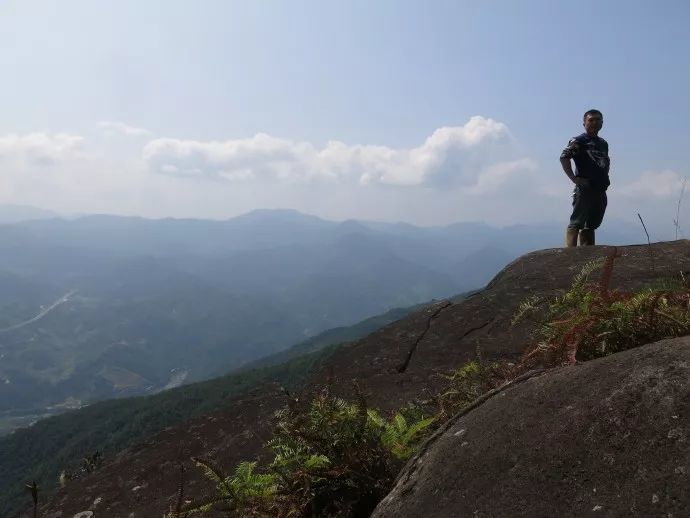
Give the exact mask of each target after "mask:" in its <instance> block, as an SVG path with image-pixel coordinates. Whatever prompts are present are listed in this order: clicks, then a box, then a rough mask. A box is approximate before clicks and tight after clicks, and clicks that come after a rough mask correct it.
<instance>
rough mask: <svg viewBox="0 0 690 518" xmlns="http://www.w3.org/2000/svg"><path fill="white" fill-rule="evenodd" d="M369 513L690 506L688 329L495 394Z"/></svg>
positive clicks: (601, 512)
mask: <svg viewBox="0 0 690 518" xmlns="http://www.w3.org/2000/svg"><path fill="white" fill-rule="evenodd" d="M373 516H374V517H376V518H384V517H395V518H402V517H431V516H433V517H435V518H442V517H464V516H471V517H503V516H505V517H514V516H530V517H542V516H543V517H555V516H559V517H560V516H578V517H579V516H664V517H681V516H690V337H684V338H676V339H669V340H663V341H660V342H657V343H655V344H651V345H646V346H643V347H639V348H637V349H633V350H629V351H626V352H623V353H619V354H615V355H612V356H609V357H606V358H602V359H598V360H594V361H591V362H586V363H583V364H579V365H575V366H570V367H563V368H559V369H555V370H552V371H547V372H546V373H543V374H541V375H538V376H534V377H531V378H529V379H527V380H525V381H523V382H520V383H516V384H514V385H512V386H510V387H508V388H506V389H505V390H502V391H498V392H496V393H494V394H493V395H492V396H491V397H489V398H487V399H486V400H485V401H484V402H483V403H481V404H480V405H478V406H476V408H474V409H472V410H470V411H469V412H466V413H465V414H464V415H462V414H461V415H460V416H458V417H457V418H456V419H454V420H453V421H452V423H451V424H450V425H449V426H448V427H446V428H445V429H444V430H443V431H442V432H440V433H438V434H437V435H436V436H435V437H433V438H432V439H431V440H430V441H429V442H428V443H427V444H426V445H425V447H424V448H423V449H422V451H421V452H420V455H419V456H418V457H416V458H414V459H412V460H411V461H410V462H409V463H408V465H407V466H406V468H405V469H404V470H403V472H402V473H401V475H400V476H399V478H398V481H397V482H396V485H395V487H394V489H393V491H392V492H391V493H390V494H389V495H388V496H387V497H386V498H385V499H384V500H383V501H382V502H381V503H380V504H379V506H378V507H377V509H376V511H375V512H374V514H373Z"/></svg>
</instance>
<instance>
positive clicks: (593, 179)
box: [561, 133, 611, 191]
mask: <svg viewBox="0 0 690 518" xmlns="http://www.w3.org/2000/svg"><path fill="white" fill-rule="evenodd" d="M561 158H568V159H571V158H572V159H573V160H574V161H575V176H580V177H582V178H587V179H588V180H589V184H590V186H591V187H592V188H594V189H598V190H601V191H605V190H606V189H607V188H608V186H609V184H610V183H611V182H610V181H609V167H610V165H611V160H610V159H609V144H608V142H606V141H605V140H604V139H603V138H601V137H590V136H589V135H587V133H583V134H582V135H579V136H577V137H574V138H571V139H570V142H568V145H567V146H566V148H565V149H564V150H563V152H562V153H561Z"/></svg>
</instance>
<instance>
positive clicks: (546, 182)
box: [0, 0, 690, 228]
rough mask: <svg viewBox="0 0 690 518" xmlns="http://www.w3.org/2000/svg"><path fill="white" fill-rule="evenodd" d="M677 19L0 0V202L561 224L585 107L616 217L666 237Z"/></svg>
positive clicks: (679, 152) (675, 178)
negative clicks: (563, 162)
mask: <svg viewBox="0 0 690 518" xmlns="http://www.w3.org/2000/svg"><path fill="white" fill-rule="evenodd" d="M688 20H690V3H688V2H687V1H672V0H668V1H662V2H657V3H652V2H640V1H633V2H622V1H608V2H601V1H599V2H589V1H583V2H578V3H576V4H573V3H572V2H560V1H559V2H556V1H550V2H548V1H519V2H518V1H509V0H505V1H481V2H480V1H472V2H463V1H454V2H450V1H448V2H442V1H429V2H421V1H419V2H416V1H415V2H413V1H400V0H399V1H376V2H372V1H367V2H365V1H348V2H345V1H342V2H306V1H292V2H279V1H272V2H270V1H255V2H249V1H244V2H234V1H218V2H216V1H199V2H194V3H192V2H179V1H165V2H163V1H146V2H144V1H139V2H133V1H124V0H123V1H118V2H105V1H103V2H93V1H86V0H84V1H64V2H35V1H31V0H24V1H21V2H20V1H12V0H10V1H6V2H3V3H2V4H0V65H2V69H3V71H6V72H7V73H4V74H3V80H2V81H1V82H0V109H1V110H0V113H2V117H0V203H24V204H32V205H40V206H43V207H46V208H53V209H57V210H60V211H65V212H114V213H122V214H142V215H145V216H151V217H160V216H195V217H214V218H223V217H230V216H233V215H236V214H239V213H241V212H245V211H246V210H250V209H252V208H264V207H268V208H270V207H291V208H296V209H299V210H303V211H305V212H311V213H316V214H319V215H322V216H324V217H329V218H334V219H345V218H350V217H353V218H370V219H383V220H403V221H410V222H413V223H420V224H432V223H444V222H450V221H458V220H485V221H489V222H491V223H496V224H510V223H521V222H530V221H544V220H563V221H564V223H565V221H566V220H567V216H568V211H569V205H568V204H569V191H570V186H569V183H568V180H567V178H566V177H565V175H563V173H562V172H561V171H560V166H559V164H558V155H559V153H560V150H561V149H562V148H563V146H564V145H565V143H566V142H567V140H568V138H569V137H571V136H573V135H575V134H578V133H580V132H581V117H582V113H583V112H584V111H585V110H586V109H588V108H590V107H596V108H599V109H601V110H602V111H603V112H604V117H605V126H604V129H603V131H602V136H604V137H605V138H607V140H608V141H609V143H610V146H611V155H612V160H613V169H612V182H613V185H612V188H611V191H610V193H609V194H610V199H611V205H610V210H609V212H610V213H609V215H610V217H612V218H613V217H615V218H619V219H628V220H632V219H633V218H636V213H637V212H638V211H640V212H642V213H643V214H647V215H648V216H647V217H648V218H649V219H651V220H655V219H656V220H658V224H659V225H665V224H669V225H670V224H671V223H669V222H670V221H671V220H672V218H673V217H675V208H674V207H675V205H676V203H677V199H678V195H679V194H680V186H681V182H682V179H683V178H684V177H687V176H688V175H690V171H689V170H688V165H687V164H688V147H687V143H688V142H689V141H690V100H689V97H688V95H690V94H688V92H690V67H689V66H688V56H689V55H690V35H689V34H688V30H687V22H688ZM473 117H474V118H473ZM442 128H446V129H447V131H445V132H444V131H438V130H440V129H442ZM257 134H258V135H260V137H259V138H257V137H256V136H257ZM261 135H264V136H263V137H261ZM434 135H435V137H434ZM334 141H337V142H338V144H337V145H329V142H331V143H332V142H334ZM34 155H36V156H34ZM689 204H690V202H689ZM686 219H690V213H688V217H687V218H686ZM688 225H689V228H690V221H688Z"/></svg>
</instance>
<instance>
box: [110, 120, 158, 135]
mask: <svg viewBox="0 0 690 518" xmlns="http://www.w3.org/2000/svg"><path fill="white" fill-rule="evenodd" d="M98 127H99V128H100V129H102V130H103V131H104V132H105V134H106V135H114V134H121V135H127V136H129V137H147V136H150V135H151V132H150V131H149V130H147V129H144V128H136V127H134V126H130V125H128V124H125V123H124V122H119V121H101V122H99V123H98Z"/></svg>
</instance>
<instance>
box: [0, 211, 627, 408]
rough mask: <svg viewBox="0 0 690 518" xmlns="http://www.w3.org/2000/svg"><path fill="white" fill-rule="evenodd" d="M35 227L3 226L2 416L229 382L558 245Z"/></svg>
mask: <svg viewBox="0 0 690 518" xmlns="http://www.w3.org/2000/svg"><path fill="white" fill-rule="evenodd" d="M0 212H1V211H0ZM27 214H29V213H27ZM35 214H38V213H35ZM46 217H47V218H48V219H34V218H27V220H25V221H19V222H15V223H11V224H4V225H0V360H1V361H0V415H3V414H2V413H4V415H12V414H16V413H21V414H22V415H26V414H31V413H36V414H40V413H42V412H44V411H45V410H46V408H48V407H55V406H56V405H57V406H59V405H63V406H77V405H79V404H85V403H88V402H92V401H96V400H100V399H107V398H112V397H119V396H125V395H136V394H148V393H154V392H157V391H160V390H163V389H165V388H170V387H172V386H175V385H177V384H179V383H186V382H190V381H196V380H201V379H205V378H207V377H209V376H211V375H217V374H220V373H223V372H227V371H230V370H232V369H236V368H239V367H241V366H242V365H244V364H247V363H249V362H252V361H254V360H257V359H259V358H261V357H263V356H266V355H269V354H272V353H275V352H278V351H280V350H282V349H285V348H286V347H288V346H289V345H291V344H293V343H297V342H300V341H302V340H304V339H306V338H308V337H310V336H313V335H316V334H318V333H320V332H322V331H324V330H326V329H330V328H334V327H338V326H344V325H350V324H352V323H354V322H357V321H360V320H362V319H365V318H367V317H369V316H371V315H376V314H381V313H384V312H386V311H388V310H390V309H391V308H395V307H406V306H412V305H415V304H419V303H423V302H427V301H429V300H431V299H438V298H443V297H449V296H452V295H455V294H458V293H461V292H466V291H468V290H472V289H475V288H479V287H481V286H483V285H484V284H485V283H486V282H487V281H488V280H489V279H490V278H491V277H492V276H493V275H494V274H495V273H496V272H497V271H498V270H499V269H500V268H502V267H503V266H504V265H505V264H506V263H508V262H509V261H510V260H512V259H513V258H514V257H517V256H519V255H520V254H522V253H524V252H527V251H529V250H533V249H537V248H545V247H555V246H560V244H561V240H562V233H563V229H562V225H541V226H530V225H522V226H515V227H507V228H493V227H490V226H487V225H485V224H483V223H458V224H454V225H449V226H445V227H431V228H422V227H415V226H413V225H408V224H403V223H398V224H389V223H378V222H366V221H345V222H333V221H326V220H323V219H320V218H317V217H315V216H309V215H305V214H301V213H299V212H296V211H292V210H277V211H273V210H270V211H269V210H258V211H254V212H251V213H249V214H246V215H243V216H240V217H237V218H234V219H231V220H227V221H205V220H189V219H162V220H150V219H143V218H133V217H118V216H106V215H95V216H84V217H80V218H76V219H70V220H66V219H60V218H55V217H52V214H50V213H46ZM631 230H632V232H628V231H627V229H626V228H625V227H620V228H618V227H615V226H614V225H610V226H609V230H608V232H609V233H610V236H609V239H608V242H612V240H616V239H617V240H618V241H619V242H625V241H627V242H630V241H634V238H632V239H631V234H635V235H637V234H638V232H637V229H631ZM638 237H639V236H638ZM603 239H606V236H605V235H604V236H603Z"/></svg>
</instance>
